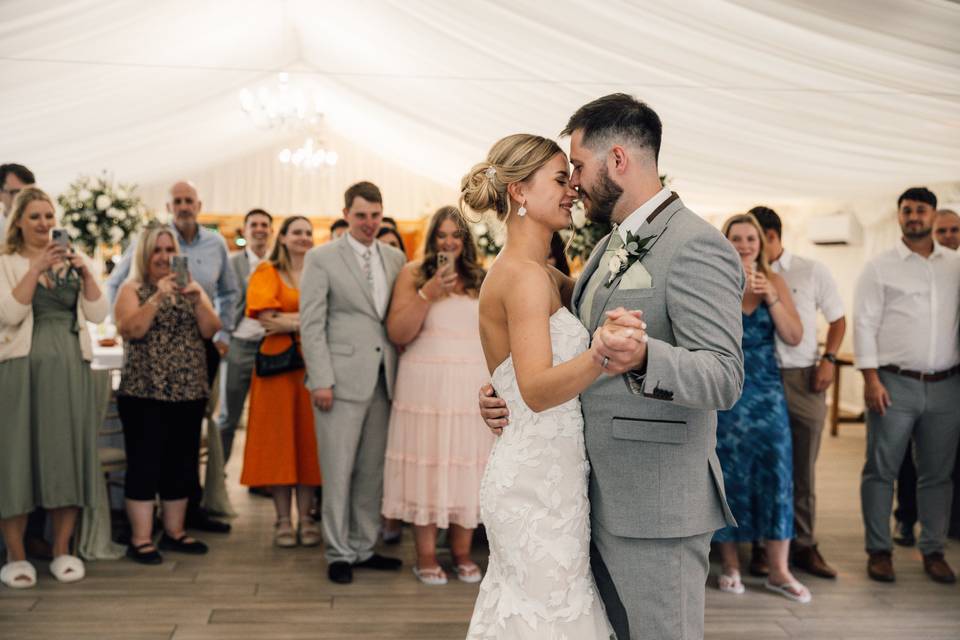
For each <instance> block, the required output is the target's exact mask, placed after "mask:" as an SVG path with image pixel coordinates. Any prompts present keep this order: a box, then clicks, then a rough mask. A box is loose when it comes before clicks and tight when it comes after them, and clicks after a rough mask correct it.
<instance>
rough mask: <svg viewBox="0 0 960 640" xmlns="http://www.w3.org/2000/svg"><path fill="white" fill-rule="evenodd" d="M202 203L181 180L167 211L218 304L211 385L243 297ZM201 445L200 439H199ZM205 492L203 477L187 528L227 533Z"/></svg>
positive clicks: (195, 272) (111, 291) (110, 288)
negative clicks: (204, 504)
mask: <svg viewBox="0 0 960 640" xmlns="http://www.w3.org/2000/svg"><path fill="white" fill-rule="evenodd" d="M201 207H202V203H201V201H200V195H199V193H197V188H196V187H195V186H194V185H193V184H192V183H190V182H188V181H185V180H182V181H180V182H177V183H175V184H174V185H173V186H172V187H170V197H169V199H168V200H167V213H169V214H170V216H171V217H172V219H173V225H172V228H173V231H174V233H175V234H176V236H177V242H179V244H180V252H181V253H182V254H183V255H185V256H187V258H188V260H189V268H190V277H191V278H193V279H194V280H195V281H196V282H197V283H198V284H199V285H200V286H201V287H203V290H204V291H205V292H206V293H207V295H208V296H209V297H210V299H211V300H212V301H213V302H214V304H215V305H216V307H217V313H218V315H219V316H220V321H221V322H222V323H223V330H222V331H220V333H218V334H217V335H215V336H214V337H213V341H212V342H209V343H208V344H207V374H208V379H209V381H210V385H211V388H212V387H213V386H214V385H213V380H214V378H215V377H216V374H217V368H218V367H219V365H220V358H221V357H222V356H223V355H225V354H226V353H227V349H228V345H229V343H230V333H231V331H232V330H233V328H234V315H235V313H236V308H237V301H238V300H239V298H240V289H239V285H238V284H237V276H236V274H235V272H234V270H233V268H232V267H231V266H230V262H229V254H228V252H227V243H226V241H225V240H224V239H223V236H221V235H220V234H219V233H217V232H216V231H211V230H210V229H207V228H205V227H203V226H202V225H200V223H199V221H198V220H197V216H198V215H199V214H200V209H201ZM133 248H134V245H133V244H131V246H130V247H129V248H128V249H127V251H126V253H124V256H123V259H122V260H121V261H120V264H118V265H117V268H116V269H114V270H113V273H112V274H110V279H109V280H107V294H108V295H109V296H110V300H111V302H113V301H115V300H116V296H117V290H118V289H119V288H120V286H121V285H122V284H123V283H124V281H125V280H126V279H127V276H128V275H129V273H130V260H131V256H132V254H133ZM198 446H199V443H198ZM201 497H202V491H201V489H200V481H199V475H198V479H197V484H196V487H195V490H194V495H192V496H191V497H190V502H189V506H188V508H187V528H188V529H197V530H200V531H212V532H214V533H227V532H228V531H230V525H229V524H226V523H223V522H219V521H217V520H214V519H213V518H210V517H209V515H208V514H207V513H206V512H205V511H204V510H203V509H201V508H200V499H201Z"/></svg>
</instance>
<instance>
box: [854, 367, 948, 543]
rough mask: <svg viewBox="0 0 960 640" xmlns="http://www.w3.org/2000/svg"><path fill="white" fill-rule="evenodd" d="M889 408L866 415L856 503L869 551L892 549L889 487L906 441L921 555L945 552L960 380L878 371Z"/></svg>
mask: <svg viewBox="0 0 960 640" xmlns="http://www.w3.org/2000/svg"><path fill="white" fill-rule="evenodd" d="M879 375H880V381H881V382H882V383H883V386H884V387H886V389H887V392H888V393H889V394H890V401H891V405H890V406H889V407H888V408H887V411H886V414H885V415H883V416H881V415H879V414H877V413H874V412H873V411H869V410H868V411H867V460H866V463H865V464H864V466H863V473H862V475H861V480H860V500H861V505H862V510H863V521H864V526H865V528H866V549H867V551H890V550H891V549H892V548H893V544H892V540H891V536H890V511H891V507H892V503H893V484H894V481H896V479H897V475H898V473H899V471H900V465H901V463H902V462H903V456H904V454H905V452H906V451H907V445H908V444H909V442H910V440H911V439H912V440H913V444H914V447H915V449H914V456H915V459H914V463H915V465H916V468H917V511H918V515H919V520H920V539H919V541H918V543H917V547H918V548H919V549H920V552H921V553H923V554H929V553H933V552H937V551H942V550H943V545H944V540H945V538H946V534H947V520H948V511H949V509H950V501H951V498H952V495H953V481H952V479H951V475H952V472H953V465H954V461H955V459H956V454H957V443H958V441H960V413H958V412H957V404H956V403H957V398H958V397H960V376H952V377H950V378H947V379H946V380H941V381H940V382H923V381H920V380H913V379H911V378H907V377H905V376H900V375H897V374H895V373H890V372H887V371H880V372H879Z"/></svg>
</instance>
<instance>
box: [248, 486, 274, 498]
mask: <svg viewBox="0 0 960 640" xmlns="http://www.w3.org/2000/svg"><path fill="white" fill-rule="evenodd" d="M247 492H248V493H249V494H250V495H252V496H260V497H261V498H272V497H273V492H272V491H270V489H267V488H266V487H250V488H249V489H247Z"/></svg>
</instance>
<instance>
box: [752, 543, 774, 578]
mask: <svg viewBox="0 0 960 640" xmlns="http://www.w3.org/2000/svg"><path fill="white" fill-rule="evenodd" d="M750 575H752V576H757V577H758V578H763V577H766V576H768V575H770V566H769V565H768V564H767V550H766V549H764V548H763V547H761V546H759V545H757V544H755V545H753V550H752V551H751V555H750Z"/></svg>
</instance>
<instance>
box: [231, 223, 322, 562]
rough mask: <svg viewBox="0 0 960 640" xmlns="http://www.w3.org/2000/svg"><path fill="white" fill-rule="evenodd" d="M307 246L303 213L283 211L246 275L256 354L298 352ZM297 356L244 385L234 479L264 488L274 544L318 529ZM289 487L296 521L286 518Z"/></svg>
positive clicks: (316, 534) (305, 396)
mask: <svg viewBox="0 0 960 640" xmlns="http://www.w3.org/2000/svg"><path fill="white" fill-rule="evenodd" d="M311 248H313V225H312V224H310V221H309V220H308V219H307V218H304V217H303V216H292V217H289V218H286V219H285V220H284V221H283V224H282V225H280V233H279V235H278V236H277V241H276V242H275V243H274V245H273V250H272V251H271V252H270V257H269V258H268V259H267V260H266V261H265V262H262V263H261V264H260V266H258V267H257V270H256V271H255V272H254V273H253V275H252V276H250V284H249V286H248V287H247V309H246V314H247V316H248V317H249V318H255V319H256V320H257V321H258V322H259V323H260V325H261V326H262V327H263V331H264V338H263V342H262V343H261V344H260V353H261V354H267V355H276V354H283V353H285V352H288V351H289V350H290V349H291V348H293V349H294V350H296V352H297V353H299V352H300V346H299V344H298V343H299V339H298V338H299V336H298V331H299V329H300V275H301V274H302V273H303V257H304V255H306V253H307V251H309V250H310V249H311ZM303 379H304V370H303V365H302V361H301V362H299V363H297V364H296V365H295V366H294V367H293V368H291V369H290V370H288V371H284V372H282V373H277V374H274V375H261V374H260V373H259V372H257V371H256V370H255V371H254V373H253V380H252V382H251V385H250V411H249V416H248V418H247V442H246V446H245V447H244V455H243V474H242V475H241V476H240V483H241V484H244V485H247V486H255V487H268V488H269V489H270V491H271V493H272V494H273V505H274V508H275V509H276V514H277V521H276V524H275V526H274V534H273V541H274V544H276V545H277V546H278V547H293V546H296V544H297V541H298V540H299V542H300V544H302V545H304V546H306V547H312V546H315V545H317V544H320V530H319V529H318V528H317V525H316V523H315V522H314V521H313V519H312V518H311V517H310V510H311V507H312V505H313V499H314V492H315V490H316V488H317V487H318V486H320V483H321V479H320V466H319V463H318V461H317V437H316V434H315V432H314V426H313V409H312V405H311V402H310V394H309V392H308V391H307V389H306V387H304V385H303ZM294 494H296V501H297V514H298V517H299V524H298V527H297V530H296V532H295V531H294V530H293V523H292V519H291V513H292V511H291V504H290V503H291V499H292V497H293V495H294Z"/></svg>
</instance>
